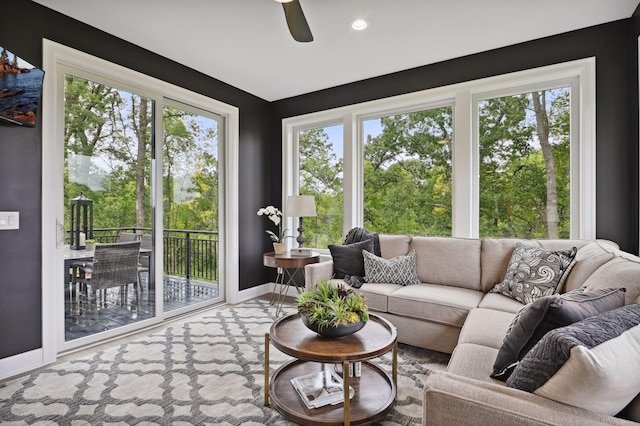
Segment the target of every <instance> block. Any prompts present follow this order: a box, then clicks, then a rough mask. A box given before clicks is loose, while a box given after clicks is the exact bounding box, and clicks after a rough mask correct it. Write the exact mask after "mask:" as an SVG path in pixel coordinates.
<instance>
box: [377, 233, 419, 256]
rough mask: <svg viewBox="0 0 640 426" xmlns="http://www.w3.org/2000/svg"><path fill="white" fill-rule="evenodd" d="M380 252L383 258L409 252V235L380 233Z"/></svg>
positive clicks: (403, 254)
mask: <svg viewBox="0 0 640 426" xmlns="http://www.w3.org/2000/svg"><path fill="white" fill-rule="evenodd" d="M379 238H380V254H381V255H382V257H384V258H385V259H392V258H394V257H396V256H405V255H407V254H409V243H410V242H411V237H410V236H408V235H392V234H380V235H379Z"/></svg>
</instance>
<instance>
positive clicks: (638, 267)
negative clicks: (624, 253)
mask: <svg viewBox="0 0 640 426" xmlns="http://www.w3.org/2000/svg"><path fill="white" fill-rule="evenodd" d="M635 259H636V260H632V259H630V258H626V257H616V258H615V259H612V260H610V261H609V262H607V263H605V264H604V265H602V266H601V267H600V268H598V269H597V270H596V271H595V272H594V273H593V274H592V275H591V276H590V277H589V278H588V279H587V280H586V281H585V283H584V285H585V286H586V287H587V290H597V289H601V288H609V287H624V288H626V289H627V292H626V294H625V298H624V299H625V301H624V303H625V304H626V305H629V304H631V303H634V302H635V301H636V299H638V297H639V296H640V259H638V258H637V257H636V258H635Z"/></svg>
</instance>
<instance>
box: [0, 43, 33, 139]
mask: <svg viewBox="0 0 640 426" xmlns="http://www.w3.org/2000/svg"><path fill="white" fill-rule="evenodd" d="M43 80H44V71H42V70H41V69H38V68H36V67H34V66H33V65H31V64H30V63H28V62H26V61H24V60H23V59H21V58H19V57H18V56H17V55H15V54H13V53H11V52H9V51H8V50H7V49H5V48H4V47H2V46H0V120H3V121H8V122H11V123H15V124H21V125H26V126H32V127H33V126H35V125H36V114H37V112H38V104H39V103H40V96H41V94H42V81H43Z"/></svg>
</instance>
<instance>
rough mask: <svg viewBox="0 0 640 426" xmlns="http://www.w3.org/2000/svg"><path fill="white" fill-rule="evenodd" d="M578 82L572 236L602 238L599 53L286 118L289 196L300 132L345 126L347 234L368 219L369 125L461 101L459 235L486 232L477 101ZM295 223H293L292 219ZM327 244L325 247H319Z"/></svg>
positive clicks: (457, 129) (457, 108)
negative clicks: (481, 214) (376, 119)
mask: <svg viewBox="0 0 640 426" xmlns="http://www.w3.org/2000/svg"><path fill="white" fill-rule="evenodd" d="M558 85H564V86H566V85H570V86H571V113H570V114H571V148H570V149H571V154H570V155H571V158H570V169H571V194H570V198H571V208H570V220H571V231H570V234H571V235H570V237H571V238H580V239H593V238H595V236H596V194H595V190H596V131H595V130H596V129H595V127H596V124H595V123H596V120H595V118H596V88H595V58H586V59H580V60H576V61H571V62H565V63H561V64H556V65H549V66H545V67H540V68H535V69H530V70H525V71H519V72H514V73H509V74H504V75H499V76H494V77H488V78H483V79H479V80H474V81H470V82H464V83H459V84H453V85H449V86H443V87H438V88H434V89H428V90H423V91H418V92H413V93H410V94H406V95H399V96H394V97H390V98H385V99H379V100H374V101H369V102H364V103H360V104H355V105H350V106H346V107H340V108H335V109H331V110H326V111H320V112H317V113H311V114H305V115H300V116H296V117H290V118H286V119H284V120H282V163H283V176H282V182H283V186H282V196H283V205H284V201H285V200H286V198H287V196H289V195H293V194H297V191H298V170H299V169H298V164H297V163H298V153H299V148H298V140H297V133H298V132H299V131H300V130H305V129H310V128H317V127H323V126H326V125H328V124H331V125H335V124H339V123H342V124H343V126H344V157H343V158H344V165H345V169H344V199H345V200H352V201H351V203H345V205H344V206H343V209H344V222H343V233H344V234H346V233H347V231H348V230H349V229H351V228H353V227H354V226H362V225H363V223H364V218H363V211H364V189H363V185H364V183H363V179H364V178H363V143H362V141H363V128H362V127H363V126H362V121H363V120H365V119H368V118H371V117H384V116H388V115H392V114H398V113H407V112H413V111H419V110H424V109H429V108H436V107H439V106H447V105H453V106H454V119H453V127H454V148H453V156H452V167H453V170H452V175H453V188H452V193H453V195H452V196H453V199H452V208H453V213H452V224H453V229H452V236H454V237H466V238H478V236H479V166H480V163H479V141H478V108H477V102H478V100H480V99H486V98H490V97H494V96H504V95H506V94H515V93H524V92H527V91H533V90H541V89H542V88H550V87H558ZM287 225H288V226H292V225H294V224H293V222H290V223H287ZM318 249H322V248H318Z"/></svg>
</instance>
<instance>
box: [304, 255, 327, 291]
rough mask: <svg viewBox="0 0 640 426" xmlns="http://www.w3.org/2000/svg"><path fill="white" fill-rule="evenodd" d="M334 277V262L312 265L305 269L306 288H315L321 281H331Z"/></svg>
mask: <svg viewBox="0 0 640 426" xmlns="http://www.w3.org/2000/svg"><path fill="white" fill-rule="evenodd" d="M332 276H333V260H325V261H324V262H319V263H311V264H309V265H306V266H305V267H304V288H305V289H307V290H309V289H311V288H313V287H315V286H316V285H317V284H318V282H319V281H320V280H330V279H331V277H332Z"/></svg>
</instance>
